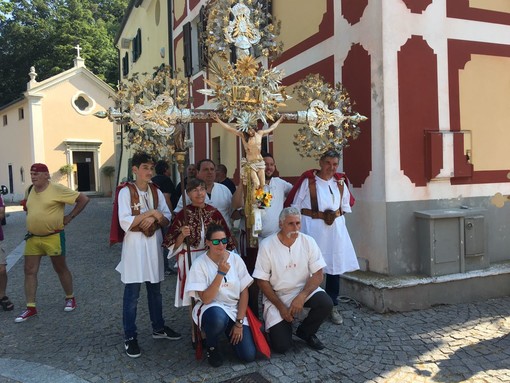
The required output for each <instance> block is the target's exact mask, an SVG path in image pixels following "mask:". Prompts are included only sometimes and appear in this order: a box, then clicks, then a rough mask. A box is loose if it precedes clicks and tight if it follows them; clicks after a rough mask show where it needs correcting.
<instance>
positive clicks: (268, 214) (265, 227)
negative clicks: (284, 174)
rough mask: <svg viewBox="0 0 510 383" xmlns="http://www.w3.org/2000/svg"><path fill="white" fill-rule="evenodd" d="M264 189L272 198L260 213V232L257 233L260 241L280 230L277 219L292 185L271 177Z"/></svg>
mask: <svg viewBox="0 0 510 383" xmlns="http://www.w3.org/2000/svg"><path fill="white" fill-rule="evenodd" d="M265 187H266V188H267V189H268V191H269V193H271V194H272V196H273V198H272V200H271V206H270V207H268V208H266V209H264V212H263V213H262V231H261V232H260V233H259V238H260V239H264V238H267V237H269V236H270V235H271V234H274V233H277V232H278V231H279V230H280V225H279V222H278V218H279V216H280V213H281V212H282V210H283V203H284V202H285V197H286V196H287V194H289V192H290V190H291V189H292V184H290V183H289V182H287V181H285V180H282V179H281V178H279V177H273V178H271V180H270V181H269V185H266V186H265Z"/></svg>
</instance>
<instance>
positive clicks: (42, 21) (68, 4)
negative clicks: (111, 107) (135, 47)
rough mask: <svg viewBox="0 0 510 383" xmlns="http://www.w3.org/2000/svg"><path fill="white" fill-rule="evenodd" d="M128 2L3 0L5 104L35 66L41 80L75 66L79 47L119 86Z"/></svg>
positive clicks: (0, 48) (0, 67)
mask: <svg viewBox="0 0 510 383" xmlns="http://www.w3.org/2000/svg"><path fill="white" fill-rule="evenodd" d="M128 1H129V0H0V84H2V86H0V105H4V104H5V103H7V102H9V101H12V100H14V99H16V98H18V97H20V95H21V93H22V92H23V91H25V90H26V83H27V82H28V81H29V78H28V72H29V71H30V67H31V66H34V67H35V69H36V72H37V74H38V76H37V81H42V80H44V79H47V78H49V77H52V76H54V75H56V74H58V73H60V72H62V71H64V70H67V69H69V68H71V67H72V65H73V58H74V57H76V50H75V49H74V47H75V46H76V44H79V45H80V47H81V48H83V49H82V50H81V52H80V55H81V56H82V57H83V58H84V59H85V60H86V61H85V65H86V66H87V68H89V69H90V70H91V71H92V72H94V73H95V74H96V75H97V76H98V77H100V78H101V79H103V80H104V81H106V82H108V83H109V84H112V85H113V84H116V83H117V79H118V69H117V67H118V57H117V51H116V49H115V47H114V45H113V40H114V37H115V34H116V33H117V30H118V28H119V26H120V23H121V20H122V17H123V15H124V12H125V10H126V7H127V4H128Z"/></svg>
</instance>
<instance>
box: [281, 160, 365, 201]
mask: <svg viewBox="0 0 510 383" xmlns="http://www.w3.org/2000/svg"><path fill="white" fill-rule="evenodd" d="M318 171H319V169H310V170H307V171H306V172H304V173H303V174H301V177H299V179H298V180H297V182H296V183H295V184H294V186H293V187H292V189H291V190H290V192H289V194H288V195H287V198H286V199H285V203H284V204H283V206H284V207H289V206H290V205H292V202H294V197H295V196H296V193H297V191H298V190H299V188H300V187H301V184H302V183H303V181H304V180H305V179H306V178H314V177H315V173H316V172H318ZM334 177H335V178H336V179H337V180H338V181H339V180H341V179H342V178H343V179H344V180H345V185H346V186H347V187H348V188H349V180H348V179H347V176H346V175H345V173H335V175H334ZM349 191H351V189H349ZM350 194H351V198H350V200H349V204H350V205H351V206H354V203H355V202H356V199H355V198H354V196H353V195H352V193H350Z"/></svg>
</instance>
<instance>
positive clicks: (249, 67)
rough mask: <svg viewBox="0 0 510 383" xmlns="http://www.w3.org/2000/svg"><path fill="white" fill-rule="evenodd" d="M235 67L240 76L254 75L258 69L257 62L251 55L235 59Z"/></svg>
mask: <svg viewBox="0 0 510 383" xmlns="http://www.w3.org/2000/svg"><path fill="white" fill-rule="evenodd" d="M236 69H237V71H238V72H239V74H240V75H241V76H245V77H249V76H255V75H256V74H257V71H258V69H259V64H258V63H257V60H255V58H254V57H253V56H244V57H242V58H240V59H238V60H237V62H236Z"/></svg>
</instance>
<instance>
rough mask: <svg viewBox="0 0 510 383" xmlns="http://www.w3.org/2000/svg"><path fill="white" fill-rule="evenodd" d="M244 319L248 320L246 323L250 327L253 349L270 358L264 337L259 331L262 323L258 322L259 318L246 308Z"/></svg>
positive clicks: (269, 351) (269, 350)
mask: <svg viewBox="0 0 510 383" xmlns="http://www.w3.org/2000/svg"><path fill="white" fill-rule="evenodd" d="M246 317H247V318H248V323H249V325H250V331H251V335H252V337H253V342H254V343H255V347H256V348H257V350H258V351H259V352H260V353H261V354H262V355H264V356H265V357H266V358H268V359H269V358H271V349H270V348H269V344H268V343H267V340H266V337H265V336H264V334H263V333H262V330H261V329H260V328H261V327H262V323H261V322H260V320H259V318H257V317H256V316H255V314H253V311H251V309H250V308H249V307H247V308H246Z"/></svg>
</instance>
